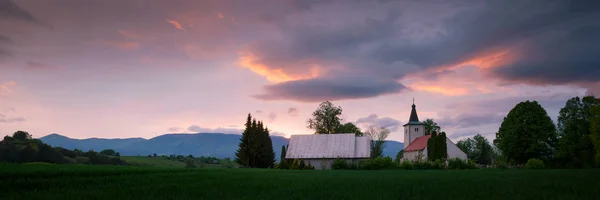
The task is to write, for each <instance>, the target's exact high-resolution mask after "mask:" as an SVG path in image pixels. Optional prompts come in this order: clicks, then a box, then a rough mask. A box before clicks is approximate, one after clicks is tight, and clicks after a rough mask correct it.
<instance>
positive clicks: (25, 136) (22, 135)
mask: <svg viewBox="0 0 600 200" xmlns="http://www.w3.org/2000/svg"><path fill="white" fill-rule="evenodd" d="M12 137H13V138H14V139H17V140H31V135H30V134H29V133H28V132H25V131H17V132H15V133H13V136H12Z"/></svg>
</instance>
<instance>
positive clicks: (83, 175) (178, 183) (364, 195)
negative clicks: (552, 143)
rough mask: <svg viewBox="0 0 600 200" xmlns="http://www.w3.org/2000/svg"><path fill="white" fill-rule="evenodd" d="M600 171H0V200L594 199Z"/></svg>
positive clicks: (6, 167) (29, 168)
mask: <svg viewBox="0 0 600 200" xmlns="http://www.w3.org/2000/svg"><path fill="white" fill-rule="evenodd" d="M598 188H600V170H591V169H589V170H493V169H486V170H483V169H480V170H465V171H453V170H444V171H434V170H429V171H410V170H388V171H337V170H333V171H319V170H316V171H286V170H266V169H175V168H156V167H118V166H85V165H6V164H4V165H0V195H1V196H0V199H3V200H5V199H28V200H29V199H365V200H369V199H528V200H531V199H577V200H583V199H599V198H600V189H598Z"/></svg>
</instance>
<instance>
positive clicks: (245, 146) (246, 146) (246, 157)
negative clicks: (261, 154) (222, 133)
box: [235, 113, 252, 167]
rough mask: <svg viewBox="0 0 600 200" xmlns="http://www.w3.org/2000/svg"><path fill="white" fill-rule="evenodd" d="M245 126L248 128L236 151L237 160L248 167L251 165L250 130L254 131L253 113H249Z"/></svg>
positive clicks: (243, 133)
mask: <svg viewBox="0 0 600 200" xmlns="http://www.w3.org/2000/svg"><path fill="white" fill-rule="evenodd" d="M245 126H246V128H245V129H244V132H242V137H241V138H240V143H239V144H238V150H237V151H236V153H235V162H236V163H238V164H239V165H241V166H245V167H247V166H249V165H250V134H251V133H250V132H251V131H252V115H250V113H248V117H247V119H246V124H245Z"/></svg>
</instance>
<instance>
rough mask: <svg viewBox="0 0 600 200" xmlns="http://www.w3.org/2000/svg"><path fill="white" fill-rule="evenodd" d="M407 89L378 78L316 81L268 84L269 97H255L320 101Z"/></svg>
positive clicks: (318, 79) (267, 95) (367, 96)
mask: <svg viewBox="0 0 600 200" xmlns="http://www.w3.org/2000/svg"><path fill="white" fill-rule="evenodd" d="M405 89H406V87H404V86H403V85H402V84H399V83H397V82H394V81H381V80H377V79H376V78H373V79H361V78H358V79H357V78H354V79H353V78H343V79H327V78H316V79H307V80H297V81H289V82H284V83H279V84H273V85H268V86H265V90H266V91H267V93H266V94H261V95H255V97H256V98H258V99H262V100H297V101H302V102H319V101H323V100H330V101H334V100H341V99H360V98H369V97H376V96H379V95H385V94H391V93H398V92H401V91H403V90H405Z"/></svg>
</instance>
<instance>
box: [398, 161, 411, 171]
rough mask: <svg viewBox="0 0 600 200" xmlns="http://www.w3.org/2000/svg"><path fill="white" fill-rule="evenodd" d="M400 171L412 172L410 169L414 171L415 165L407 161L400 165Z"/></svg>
mask: <svg viewBox="0 0 600 200" xmlns="http://www.w3.org/2000/svg"><path fill="white" fill-rule="evenodd" d="M400 169H409V170H410V169H413V165H412V163H411V162H409V161H406V160H405V161H404V162H402V163H401V164H400Z"/></svg>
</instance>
